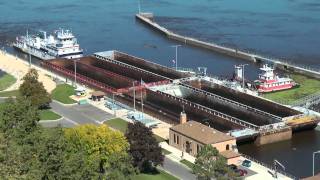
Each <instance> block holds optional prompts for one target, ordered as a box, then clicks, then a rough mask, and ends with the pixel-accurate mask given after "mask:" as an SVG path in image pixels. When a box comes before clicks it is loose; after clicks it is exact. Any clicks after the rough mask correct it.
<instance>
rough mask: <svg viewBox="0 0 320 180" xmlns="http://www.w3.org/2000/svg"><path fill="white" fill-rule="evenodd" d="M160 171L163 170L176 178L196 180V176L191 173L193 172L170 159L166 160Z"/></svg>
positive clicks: (166, 158)
mask: <svg viewBox="0 0 320 180" xmlns="http://www.w3.org/2000/svg"><path fill="white" fill-rule="evenodd" d="M159 169H163V170H165V171H167V172H169V173H170V174H172V175H174V176H175V177H177V178H179V179H183V180H196V179H197V178H196V176H195V175H194V174H192V173H191V170H190V169H188V168H186V167H185V166H184V165H182V164H181V163H178V162H175V161H173V160H171V159H169V158H168V157H165V158H164V162H163V166H162V167H159Z"/></svg>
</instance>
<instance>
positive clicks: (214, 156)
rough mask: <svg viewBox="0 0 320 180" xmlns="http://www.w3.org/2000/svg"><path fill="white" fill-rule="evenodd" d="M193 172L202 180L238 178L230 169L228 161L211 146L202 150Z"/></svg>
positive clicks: (206, 146)
mask: <svg viewBox="0 0 320 180" xmlns="http://www.w3.org/2000/svg"><path fill="white" fill-rule="evenodd" d="M192 170H193V172H194V174H196V176H197V178H198V179H201V180H210V179H212V178H216V179H226V180H227V179H236V178H237V176H236V175H235V173H233V172H232V171H231V170H230V169H229V168H228V166H227V161H226V159H225V158H224V157H223V156H221V155H220V154H219V151H218V150H217V149H216V148H214V147H212V146H211V145H205V146H204V147H203V148H201V150H200V152H199V153H198V154H197V157H196V160H195V164H194V166H193V168H192Z"/></svg>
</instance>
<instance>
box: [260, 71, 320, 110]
mask: <svg viewBox="0 0 320 180" xmlns="http://www.w3.org/2000/svg"><path fill="white" fill-rule="evenodd" d="M291 78H292V79H293V80H294V81H295V82H296V83H298V84H300V87H298V88H295V89H290V90H284V91H279V92H273V93H267V94H264V95H263V97H265V98H267V99H270V100H273V101H276V102H279V103H284V104H289V105H290V104H292V103H293V102H294V101H296V100H299V99H301V98H304V97H306V96H308V95H311V94H314V93H316V92H319V90H320V81H319V80H317V79H313V78H309V77H306V76H302V75H297V74H293V75H291Z"/></svg>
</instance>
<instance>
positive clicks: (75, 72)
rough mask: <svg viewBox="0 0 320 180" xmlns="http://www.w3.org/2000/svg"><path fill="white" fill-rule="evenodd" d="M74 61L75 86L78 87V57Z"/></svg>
mask: <svg viewBox="0 0 320 180" xmlns="http://www.w3.org/2000/svg"><path fill="white" fill-rule="evenodd" d="M73 62H74V86H75V87H77V62H76V59H75V60H73Z"/></svg>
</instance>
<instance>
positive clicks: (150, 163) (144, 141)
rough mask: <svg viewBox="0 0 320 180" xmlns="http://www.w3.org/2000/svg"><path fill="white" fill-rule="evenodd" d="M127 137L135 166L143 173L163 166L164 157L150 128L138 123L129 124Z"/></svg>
mask: <svg viewBox="0 0 320 180" xmlns="http://www.w3.org/2000/svg"><path fill="white" fill-rule="evenodd" d="M125 136H126V137H127V139H128V141H129V143H130V150H129V153H130V154H131V156H132V158H133V165H134V166H135V167H137V168H138V169H139V170H140V171H141V172H146V171H150V170H153V169H154V167H156V166H158V165H162V163H163V160H164V156H163V155H162V153H161V147H160V146H159V144H158V143H157V141H156V139H155V138H154V137H153V133H152V131H151V129H150V128H148V127H146V126H145V125H143V124H142V123H141V122H138V121H136V122H134V123H132V124H128V130H127V132H126V134H125Z"/></svg>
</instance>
